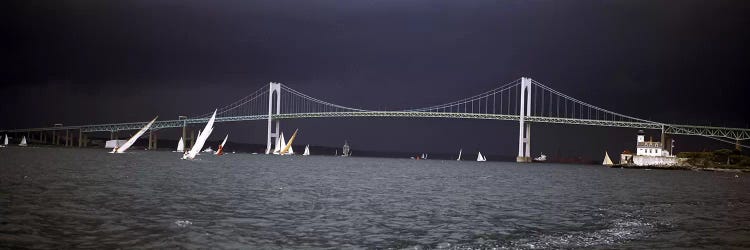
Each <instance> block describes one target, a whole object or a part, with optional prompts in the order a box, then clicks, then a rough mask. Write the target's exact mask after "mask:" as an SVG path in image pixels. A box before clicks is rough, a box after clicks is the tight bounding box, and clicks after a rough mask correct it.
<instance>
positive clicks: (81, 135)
mask: <svg viewBox="0 0 750 250" xmlns="http://www.w3.org/2000/svg"><path fill="white" fill-rule="evenodd" d="M78 147H79V148H81V147H83V131H82V130H80V129H79V130H78Z"/></svg>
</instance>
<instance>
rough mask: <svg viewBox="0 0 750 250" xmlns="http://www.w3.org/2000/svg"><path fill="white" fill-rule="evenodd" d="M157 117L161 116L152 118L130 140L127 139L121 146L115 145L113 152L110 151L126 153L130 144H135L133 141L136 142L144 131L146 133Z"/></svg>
mask: <svg viewBox="0 0 750 250" xmlns="http://www.w3.org/2000/svg"><path fill="white" fill-rule="evenodd" d="M156 118H159V117H158V116H157V117H154V119H153V120H151V121H150V122H149V123H148V124H146V126H144V127H143V128H141V130H138V132H137V133H135V134H134V135H133V136H132V137H130V139H128V141H126V142H125V143H123V144H122V145H120V146H119V147H114V148H113V149H112V152H110V153H118V154H122V153H125V150H128V149H129V148H130V146H133V143H135V141H136V140H138V138H140V137H141V135H143V133H146V130H148V129H149V128H151V125H153V124H154V122H155V121H156Z"/></svg>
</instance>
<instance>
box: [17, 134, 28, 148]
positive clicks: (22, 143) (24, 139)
mask: <svg viewBox="0 0 750 250" xmlns="http://www.w3.org/2000/svg"><path fill="white" fill-rule="evenodd" d="M26 145H27V144H26V136H24V137H23V139H21V143H20V144H18V146H21V147H25V146H26Z"/></svg>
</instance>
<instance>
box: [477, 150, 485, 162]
mask: <svg viewBox="0 0 750 250" xmlns="http://www.w3.org/2000/svg"><path fill="white" fill-rule="evenodd" d="M477 161H487V157H484V156H483V155H482V152H479V154H478V155H477Z"/></svg>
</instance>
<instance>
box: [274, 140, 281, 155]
mask: <svg viewBox="0 0 750 250" xmlns="http://www.w3.org/2000/svg"><path fill="white" fill-rule="evenodd" d="M274 144H275V145H274V146H273V154H275V155H277V154H279V152H281V137H280V136H276V143H274Z"/></svg>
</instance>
